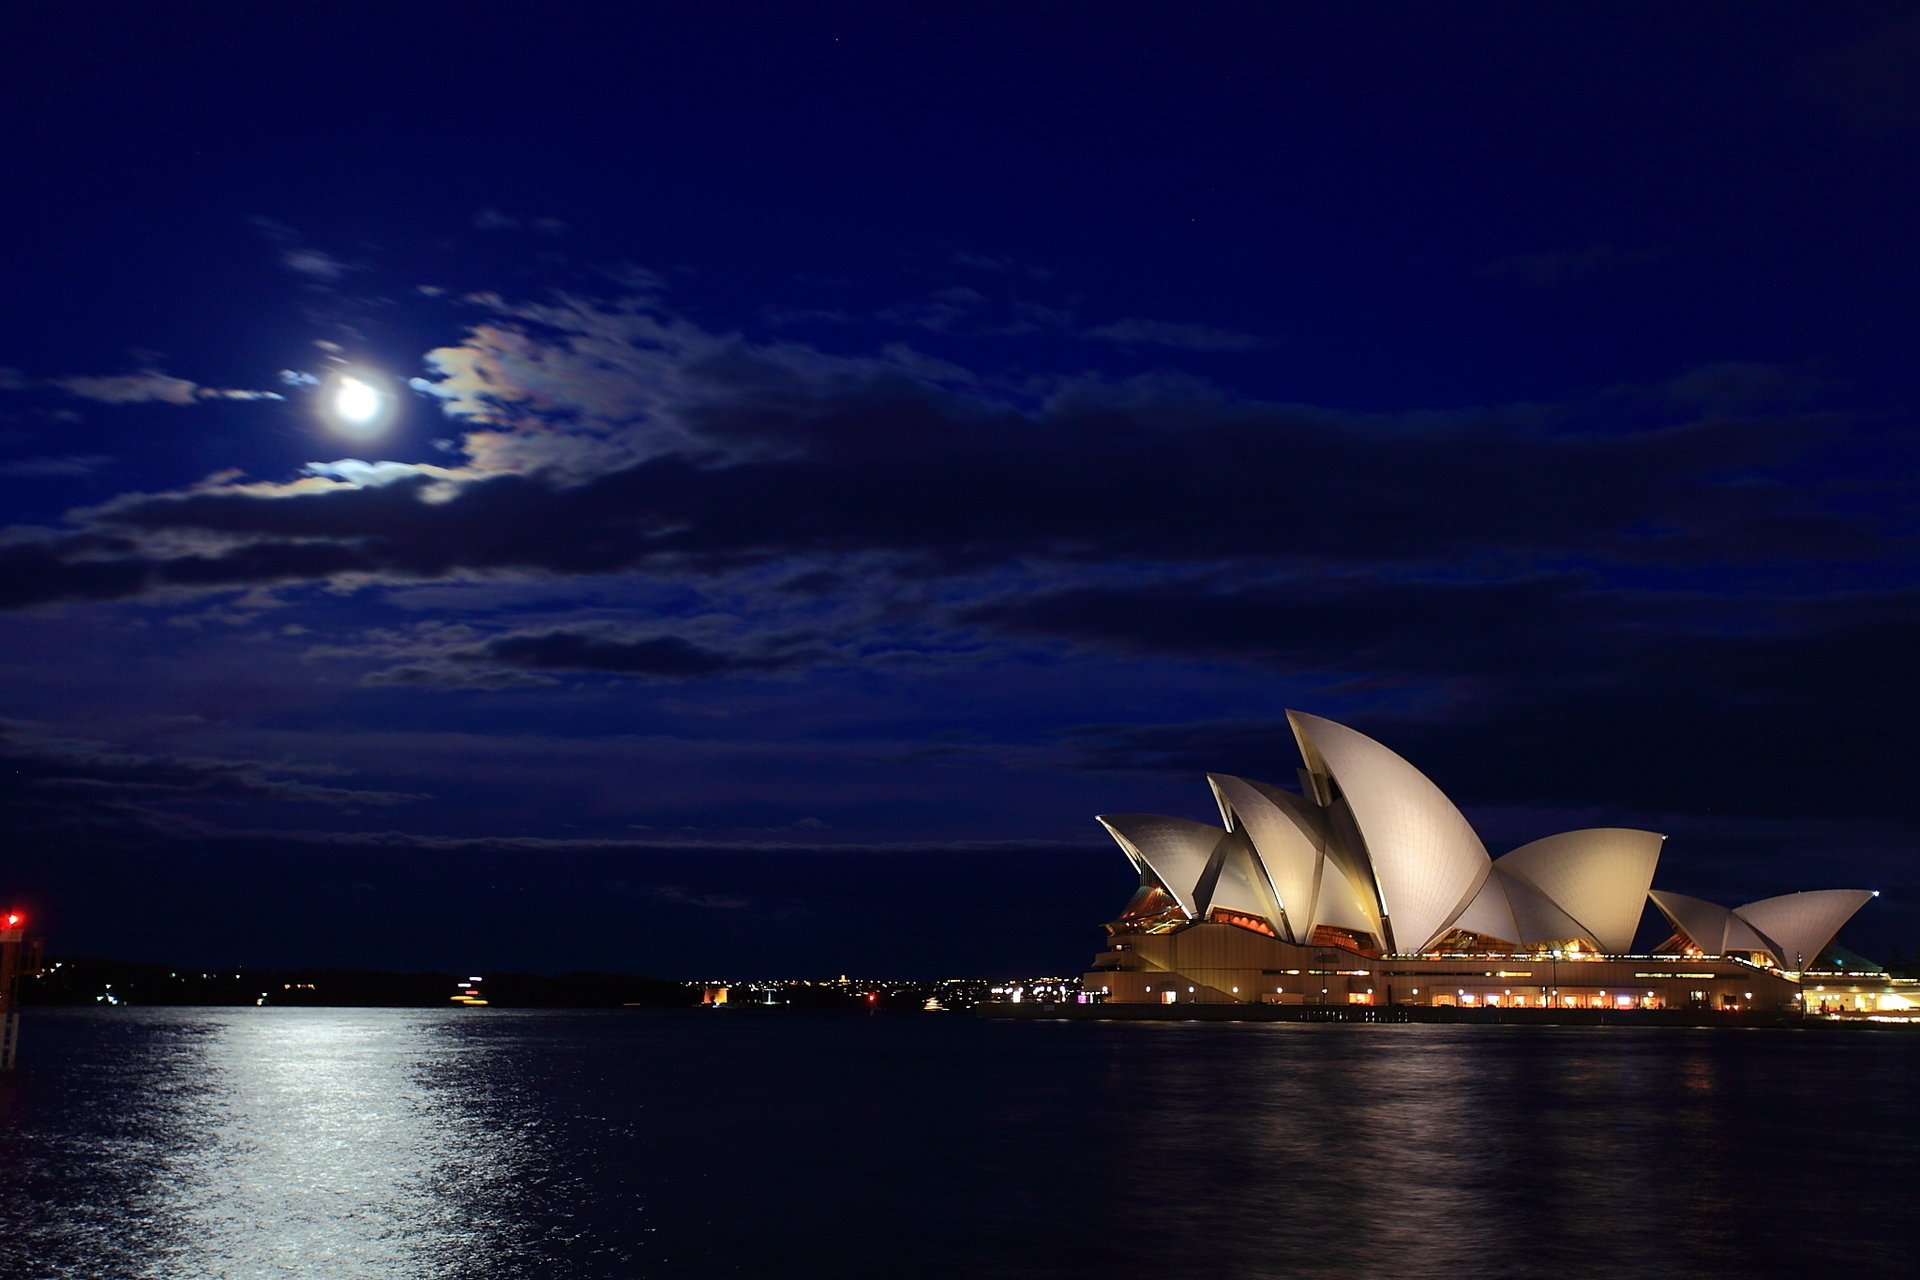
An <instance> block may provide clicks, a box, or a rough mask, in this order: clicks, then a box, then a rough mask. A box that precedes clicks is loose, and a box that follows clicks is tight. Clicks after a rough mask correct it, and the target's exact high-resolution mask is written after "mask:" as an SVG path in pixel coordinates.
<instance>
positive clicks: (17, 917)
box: [7, 911, 27, 929]
mask: <svg viewBox="0 0 1920 1280" xmlns="http://www.w3.org/2000/svg"><path fill="white" fill-rule="evenodd" d="M26 922H27V918H26V917H25V916H23V915H21V914H20V913H19V912H18V911H9V912H7V928H9V929H17V928H19V927H20V926H21V925H23V924H25V923H26Z"/></svg>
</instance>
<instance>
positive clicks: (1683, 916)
mask: <svg viewBox="0 0 1920 1280" xmlns="http://www.w3.org/2000/svg"><path fill="white" fill-rule="evenodd" d="M1647 896H1648V897H1649V898H1652V899H1653V905H1654V906H1656V907H1658V908H1660V914H1661V915H1663V916H1665V917H1666V918H1667V923H1669V924H1671V925H1672V926H1673V928H1674V931H1675V932H1676V933H1679V934H1681V935H1682V936H1684V937H1685V938H1686V939H1687V940H1688V941H1689V942H1691V943H1693V945H1694V946H1696V947H1698V948H1700V951H1701V953H1702V954H1704V955H1710V956H1717V955H1724V954H1725V953H1726V950H1727V925H1728V924H1729V923H1730V922H1731V921H1732V919H1733V912H1731V911H1729V910H1727V909H1726V908H1725V907H1723V906H1721V905H1720V904H1719V903H1717V902H1708V901H1707V900H1705V899H1704V898H1689V897H1688V896H1687V895H1686V894H1684V893H1669V892H1667V891H1666V890H1665V889H1655V890H1653V891H1652V892H1651V893H1649V894H1647Z"/></svg>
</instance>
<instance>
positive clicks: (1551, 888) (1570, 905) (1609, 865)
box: [1493, 827, 1666, 955]
mask: <svg viewBox="0 0 1920 1280" xmlns="http://www.w3.org/2000/svg"><path fill="white" fill-rule="evenodd" d="M1665 840H1666V837H1665V836H1663V835H1660V834H1659V833H1658V832H1654V831H1636V830H1633V829H1632V828H1630V827H1588V828H1585V829H1584V830H1580V831H1562V832H1561V833H1560V834H1558V835H1552V836H1546V837H1544V838H1542V839H1539V840H1535V841H1533V842H1532V843H1531V844H1523V845H1521V846H1520V847H1519V848H1518V849H1515V850H1513V852H1511V853H1508V854H1504V855H1502V856H1501V857H1500V858H1498V859H1496V860H1495V862H1494V864H1493V865H1494V866H1495V867H1496V868H1498V869H1499V870H1500V871H1502V872H1503V873H1505V874H1506V875H1507V876H1509V877H1511V878H1514V879H1518V880H1522V881H1524V882H1526V883H1527V884H1529V885H1531V886H1532V887H1533V888H1535V889H1537V890H1539V892H1540V893H1542V894H1544V895H1545V896H1546V897H1547V898H1548V899H1549V900H1550V902H1551V903H1552V904H1553V905H1554V906H1555V907H1557V908H1558V909H1559V910H1561V911H1563V912H1565V913H1566V914H1567V915H1568V916H1571V917H1572V918H1573V919H1574V920H1575V921H1577V922H1578V923H1579V929H1578V930H1577V934H1575V935H1567V934H1561V935H1552V934H1545V935H1540V936H1542V937H1554V936H1561V937H1565V936H1583V937H1586V938H1588V939H1589V940H1591V941H1592V942H1593V944H1594V945H1595V946H1597V947H1599V949H1600V950H1601V951H1603V952H1606V953H1607V954H1609V955H1624V954H1626V953H1627V952H1628V951H1630V950H1632V949H1633V935H1634V933H1635V932H1636V931H1637V930H1638V929H1639V927H1640V916H1641V914H1642V913H1643V912H1644V911H1645V910H1646V903H1647V890H1648V889H1649V888H1651V887H1652V885H1653V870H1654V867H1655V866H1656V865H1658V863H1659V861H1660V846H1661V844H1662V843H1663V842H1664V841H1665ZM1529 941H1531V939H1529Z"/></svg>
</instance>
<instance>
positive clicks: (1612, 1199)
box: [0, 1008, 1920, 1280]
mask: <svg viewBox="0 0 1920 1280" xmlns="http://www.w3.org/2000/svg"><path fill="white" fill-rule="evenodd" d="M22 1043H23V1051H22V1055H21V1066H20V1070H19V1072H18V1074H17V1075H15V1076H14V1077H12V1078H10V1079H4V1080H0V1277H5V1280H14V1278H15V1277H21V1278H26V1277H62V1278H65V1277H87V1278H89V1280H93V1278H96V1277H116V1278H119V1277H128V1278H132V1277H156V1278H158V1277H166V1278H167V1280H188V1278H193V1277H233V1278H235V1280H239V1278H241V1277H246V1278H247V1280H278V1278H283V1277H284V1278H288V1280H291V1278H294V1277H300V1278H308V1277H311V1278H312V1280H322V1278H325V1280H354V1278H359V1277H367V1278H369V1280H371V1278H375V1277H377V1278H379V1280H400V1278H406V1277H420V1278H434V1280H440V1278H447V1280H451V1278H454V1277H461V1278H465V1277H473V1278H475V1280H479V1278H480V1277H487V1278H488V1280H516V1278H525V1280H534V1278H546V1277H551V1278H553V1280H561V1278H563V1277H564V1278H565V1280H595V1278H599V1277H609V1278H610V1277H627V1276H708V1275H756V1276H816V1275H817V1276H835V1277H844V1276H898V1277H914V1276H921V1277H924V1276H956V1277H958V1276H1013V1277H1025V1276H1033V1277H1040V1276H1046V1277H1056V1276H1105V1277H1115V1278H1121V1280H1123V1278H1127V1277H1139V1276H1170V1277H1200V1276H1206V1277H1210V1278H1214V1280H1219V1278H1221V1277H1248V1276H1302V1277H1306V1276H1313V1277H1318V1276H1349V1277H1425V1276H1448V1277H1459V1276H1475V1277H1506V1276H1513V1277H1522V1276H1575V1275H1577V1276H1582V1277H1613V1276H1619V1277H1628V1276H1634V1277H1639V1276H1647V1275H1657V1274H1667V1275H1689V1276H1789V1275H1812V1274H1845V1275H1848V1276H1850V1277H1865V1276H1895V1275H1899V1276H1907V1275H1911V1274H1913V1271H1912V1267H1913V1260H1914V1253H1913V1243H1912V1224H1913V1223H1914V1222H1915V1221H1916V1219H1917V1218H1920V1214H1917V1213H1916V1205H1917V1204H1920V1200H1916V1184H1920V1154H1917V1153H1916V1149H1915V1148H1916V1138H1917V1136H1920V1091H1916V1089H1915V1088H1914V1084H1915V1081H1916V1080H1920V1037H1914V1036H1911V1035H1903V1034H1899V1033H1896V1032H1888V1033H1880V1032H1875V1031H1863V1032H1859V1033H1857V1034H1817V1033H1807V1032H1796V1031H1783V1030H1749V1031H1712V1030H1684V1029H1666V1028H1648V1029H1639V1028H1619V1027H1451V1026H1430V1025H1410V1026H1353V1025H1311V1024H1257V1025H1256V1024H1226V1025H1222V1024H1179V1023H1138V1024H1086V1023H1079V1024H1066V1023H1047V1022H988V1021H982V1020H979V1019H975V1018H972V1017H969V1016H967V1015H964V1014H905V1013H902V1014H895V1015H880V1016H872V1017H867V1016H862V1015H859V1014H837V1013H835V1014H829V1013H820V1014H811V1013H799V1012H789V1011H776V1012H760V1011H748V1010H730V1011H725V1012H717V1011H686V1012H677V1011H676V1012H664V1011H663V1012H648V1011H607V1012H589V1013H577V1012H512V1011H503V1010H497V1009H495V1010H467V1009H460V1010H358V1009H351V1010H349V1009H340V1010H333V1009H132V1008H119V1009H84V1010H83V1009H75V1010H61V1009H36V1010H30V1011H28V1013H27V1015H26V1019H25V1026H24V1028H23V1040H22Z"/></svg>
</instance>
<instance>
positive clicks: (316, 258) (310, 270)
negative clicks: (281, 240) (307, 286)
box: [280, 248, 350, 284]
mask: <svg viewBox="0 0 1920 1280" xmlns="http://www.w3.org/2000/svg"><path fill="white" fill-rule="evenodd" d="M280 262H281V265H283V266H285V267H286V268H287V270H289V271H293V272H297V273H298V274H300V275H303V276H306V277H307V278H309V279H311V280H317V281H320V282H321V283H323V284H332V283H333V282H334V281H336V280H338V279H339V278H340V277H341V276H344V275H345V274H347V272H348V270H349V269H350V268H349V267H348V266H347V264H346V263H344V262H342V261H340V259H338V258H336V257H334V256H333V255H332V254H330V253H326V252H324V251H323V250H320V249H314V248H300V249H288V250H287V251H286V252H285V253H282V254H281V255H280Z"/></svg>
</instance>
